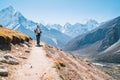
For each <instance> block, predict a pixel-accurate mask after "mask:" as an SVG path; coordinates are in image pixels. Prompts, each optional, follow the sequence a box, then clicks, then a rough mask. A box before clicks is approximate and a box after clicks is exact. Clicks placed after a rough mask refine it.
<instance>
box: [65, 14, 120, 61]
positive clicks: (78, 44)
mask: <svg viewBox="0 0 120 80" xmlns="http://www.w3.org/2000/svg"><path fill="white" fill-rule="evenodd" d="M64 50H66V51H72V52H73V53H74V54H76V55H79V56H82V57H88V58H90V57H92V59H93V58H95V61H100V62H110V63H120V16H119V17H117V18H114V19H112V20H110V21H107V22H105V23H104V24H101V25H100V26H99V27H98V28H96V29H94V30H92V31H90V32H88V33H86V34H84V35H79V36H77V37H76V38H74V39H72V40H71V41H70V42H68V44H67V45H66V46H65V48H64Z"/></svg>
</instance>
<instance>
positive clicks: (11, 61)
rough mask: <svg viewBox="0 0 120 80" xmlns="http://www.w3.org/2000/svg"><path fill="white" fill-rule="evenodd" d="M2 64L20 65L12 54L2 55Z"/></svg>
mask: <svg viewBox="0 0 120 80" xmlns="http://www.w3.org/2000/svg"><path fill="white" fill-rule="evenodd" d="M0 62H3V63H7V64H12V65H17V64H19V61H18V60H17V59H16V58H15V56H14V55H12V54H3V53H0Z"/></svg>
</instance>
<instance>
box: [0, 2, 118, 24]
mask: <svg viewBox="0 0 120 80" xmlns="http://www.w3.org/2000/svg"><path fill="white" fill-rule="evenodd" d="M9 5H12V6H13V7H14V8H15V9H16V10H17V11H20V12H21V13H22V14H23V15H24V16H25V17H26V18H28V19H30V20H33V21H36V22H43V23H46V24H47V23H48V24H53V23H59V24H62V25H63V24H65V23H66V22H70V23H72V24H74V23H76V22H80V23H82V22H85V21H86V20H89V19H95V20H97V21H98V22H103V21H107V20H109V19H112V18H115V17H117V16H120V0H0V10H1V9H3V8H5V7H8V6H9Z"/></svg>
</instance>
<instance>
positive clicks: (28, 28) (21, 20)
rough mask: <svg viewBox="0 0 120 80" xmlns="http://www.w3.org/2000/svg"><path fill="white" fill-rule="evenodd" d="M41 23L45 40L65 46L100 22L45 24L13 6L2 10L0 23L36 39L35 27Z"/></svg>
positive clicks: (43, 39)
mask: <svg viewBox="0 0 120 80" xmlns="http://www.w3.org/2000/svg"><path fill="white" fill-rule="evenodd" d="M37 24H39V25H40V27H41V30H42V32H43V33H42V38H41V40H42V41H43V42H46V43H48V44H50V45H52V46H57V47H60V48H61V47H63V46H64V45H65V44H66V43H67V42H68V41H70V40H71V39H72V38H74V37H76V36H78V35H80V34H84V33H86V32H88V31H90V30H92V29H94V28H96V27H97V26H98V25H99V24H98V23H97V22H96V21H95V20H90V21H88V22H87V23H86V24H80V23H76V24H74V25H71V24H70V23H66V24H65V25H64V26H61V25H59V24H53V25H43V24H41V23H36V22H34V21H31V20H28V19H27V18H25V17H24V16H23V15H22V14H21V13H20V12H16V11H15V9H14V8H13V7H12V6H9V7H7V8H5V9H2V10H1V11H0V25H3V26H6V27H7V28H11V29H14V30H18V31H20V32H22V33H25V34H27V35H29V36H31V37H32V38H33V39H35V34H34V29H35V28H36V27H35V26H36V25H37Z"/></svg>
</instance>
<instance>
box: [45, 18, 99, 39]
mask: <svg viewBox="0 0 120 80" xmlns="http://www.w3.org/2000/svg"><path fill="white" fill-rule="evenodd" d="M98 25H99V23H98V22H97V21H95V20H89V21H87V22H86V24H81V23H75V24H73V25H72V24H70V23H66V24H65V25H64V26H61V25H59V24H54V25H47V27H48V28H49V29H50V28H52V29H56V30H58V31H60V32H62V33H64V34H66V35H68V36H70V37H72V38H74V37H76V36H78V35H82V34H84V33H86V32H88V31H91V30H93V29H95V28H96V27H98Z"/></svg>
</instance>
